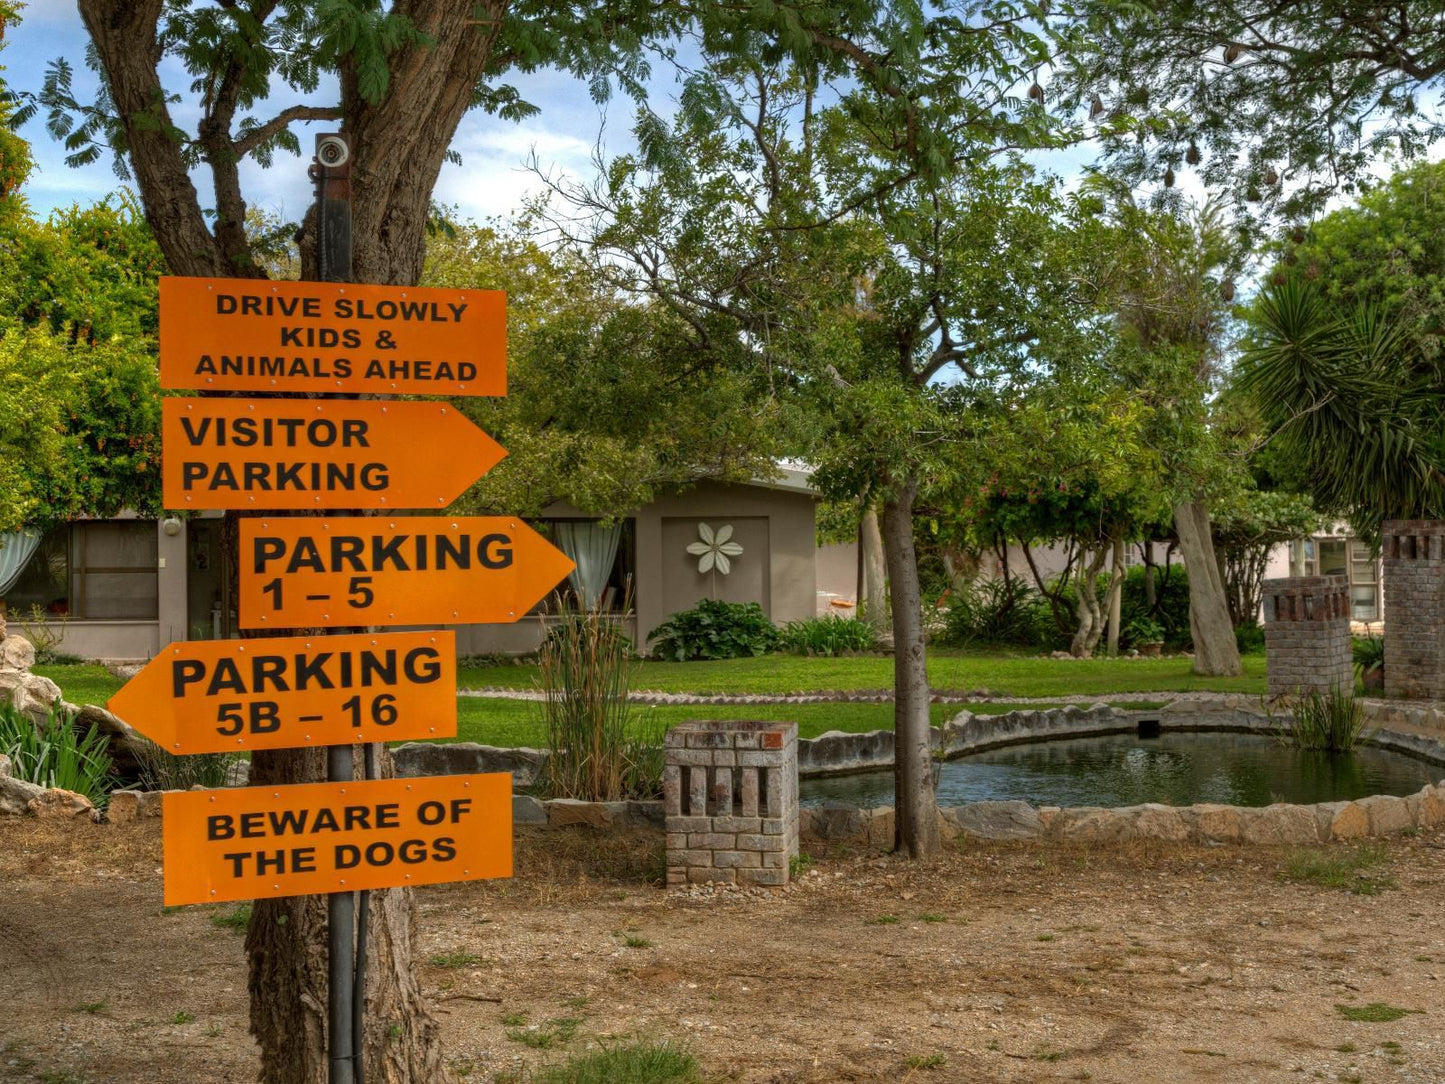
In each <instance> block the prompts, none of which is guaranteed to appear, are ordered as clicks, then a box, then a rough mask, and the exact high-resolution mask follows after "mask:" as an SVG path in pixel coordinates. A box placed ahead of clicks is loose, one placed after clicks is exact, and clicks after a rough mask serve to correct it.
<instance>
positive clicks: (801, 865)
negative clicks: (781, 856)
mask: <svg viewBox="0 0 1445 1084" xmlns="http://www.w3.org/2000/svg"><path fill="white" fill-rule="evenodd" d="M812 868H813V856H812V855H811V854H795V855H793V856H792V857H791V858H789V859H788V880H790V881H795V880H797V879H798V878H799V877H801V876H802V875H803V874H805V873H807V872H808V871H809V870H810V869H812Z"/></svg>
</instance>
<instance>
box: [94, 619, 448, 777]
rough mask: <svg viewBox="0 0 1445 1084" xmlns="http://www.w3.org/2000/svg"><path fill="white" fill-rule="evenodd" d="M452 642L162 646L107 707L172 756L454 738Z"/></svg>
mask: <svg viewBox="0 0 1445 1084" xmlns="http://www.w3.org/2000/svg"><path fill="white" fill-rule="evenodd" d="M456 696H457V667H456V634H455V633H452V632H389V633H360V634H353V635H340V636H322V637H315V638H313V637H304V638H303V637H295V638H289V639H256V640H188V641H185V642H183V643H175V644H171V645H170V646H169V647H167V648H166V649H165V650H164V651H162V652H161V653H160V654H159V655H157V656H156V657H155V658H154V659H152V660H151V661H150V662H149V663H147V664H146V666H145V668H144V669H143V670H141V672H140V673H139V674H137V675H136V676H135V677H133V678H131V679H130V681H128V682H126V684H125V687H124V688H123V689H121V690H120V692H118V693H116V694H115V695H114V696H113V697H111V698H110V701H109V703H108V704H107V705H106V706H107V707H109V708H110V710H111V711H113V712H114V713H115V714H116V715H118V716H120V718H122V719H124V720H125V721H126V722H128V723H129V724H130V725H131V726H133V727H135V728H136V729H137V730H139V731H140V732H141V733H142V734H144V735H145V736H146V737H148V738H150V740H151V741H153V742H155V743H156V744H158V745H160V746H161V747H162V748H164V749H166V750H168V751H169V752H172V753H177V754H185V753H227V752H235V751H237V750H241V749H289V748H295V747H301V748H304V747H306V746H308V745H350V744H351V743H352V742H375V741H407V740H412V739H427V738H451V737H455V736H456V733H457V701H456Z"/></svg>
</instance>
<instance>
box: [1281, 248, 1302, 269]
mask: <svg viewBox="0 0 1445 1084" xmlns="http://www.w3.org/2000/svg"><path fill="white" fill-rule="evenodd" d="M1284 262H1285V266H1287V267H1293V266H1294V265H1295V264H1297V263H1299V254H1298V253H1297V252H1295V250H1294V249H1290V250H1289V251H1288V252H1286V253H1285V254H1284Z"/></svg>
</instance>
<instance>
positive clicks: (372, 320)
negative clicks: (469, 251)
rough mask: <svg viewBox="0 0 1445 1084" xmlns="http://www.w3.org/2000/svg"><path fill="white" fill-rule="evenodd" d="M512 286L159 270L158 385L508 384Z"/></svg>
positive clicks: (324, 388) (437, 387) (388, 391)
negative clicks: (451, 286)
mask: <svg viewBox="0 0 1445 1084" xmlns="http://www.w3.org/2000/svg"><path fill="white" fill-rule="evenodd" d="M506 310H507V295H506V294H505V293H503V292H502V291H501V290H436V289H428V288H425V287H420V286H364V285H359V284H356V283H349V282H348V283H333V282H268V281H266V280H264V279H210V278H178V277H163V278H162V279H161V387H163V388H192V389H195V390H198V391H298V392H299V391H306V392H328V391H329V392H348V393H352V394H360V393H367V392H373V393H378V394H383V395H398V394H412V395H505V394H506V393H507V311H506Z"/></svg>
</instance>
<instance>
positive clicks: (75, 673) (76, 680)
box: [34, 662, 125, 705]
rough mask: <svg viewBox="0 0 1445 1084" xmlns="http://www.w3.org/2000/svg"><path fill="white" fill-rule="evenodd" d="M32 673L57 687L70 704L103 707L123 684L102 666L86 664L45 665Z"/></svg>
mask: <svg viewBox="0 0 1445 1084" xmlns="http://www.w3.org/2000/svg"><path fill="white" fill-rule="evenodd" d="M34 672H35V673H37V674H39V675H40V676H41V677H48V678H49V679H50V680H51V681H53V682H55V684H57V685H59V686H60V689H61V691H62V692H63V693H64V694H65V699H67V700H69V701H70V702H71V703H72V704H101V705H104V703H105V702H106V701H107V700H109V699H110V698H111V697H112V696H114V695H115V694H116V693H117V692H119V691H120V687H121V686H122V685H124V684H125V682H123V681H121V680H120V678H118V677H115V676H114V675H113V674H111V672H110V671H109V670H107V669H106V668H105V667H104V666H98V665H96V664H95V663H88V662H87V663H47V664H45V665H43V666H37V667H35V670H34Z"/></svg>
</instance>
